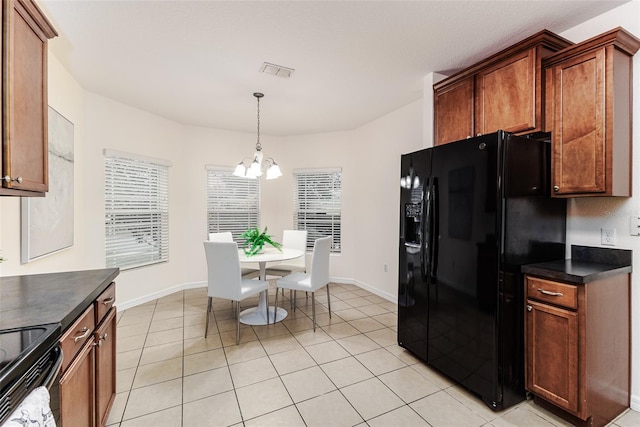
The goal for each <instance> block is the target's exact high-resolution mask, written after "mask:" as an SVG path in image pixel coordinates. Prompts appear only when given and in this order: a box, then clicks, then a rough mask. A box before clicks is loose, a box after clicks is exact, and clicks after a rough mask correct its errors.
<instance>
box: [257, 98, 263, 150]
mask: <svg viewBox="0 0 640 427" xmlns="http://www.w3.org/2000/svg"><path fill="white" fill-rule="evenodd" d="M256 99H257V100H258V141H257V142H256V151H262V144H260V97H259V96H256Z"/></svg>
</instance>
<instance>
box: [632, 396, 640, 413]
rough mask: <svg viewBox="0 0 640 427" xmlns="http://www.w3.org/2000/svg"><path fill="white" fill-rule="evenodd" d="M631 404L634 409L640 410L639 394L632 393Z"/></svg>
mask: <svg viewBox="0 0 640 427" xmlns="http://www.w3.org/2000/svg"><path fill="white" fill-rule="evenodd" d="M630 406H631V409H633V410H634V411H638V412H640V396H638V395H637V394H632V395H631V405H630Z"/></svg>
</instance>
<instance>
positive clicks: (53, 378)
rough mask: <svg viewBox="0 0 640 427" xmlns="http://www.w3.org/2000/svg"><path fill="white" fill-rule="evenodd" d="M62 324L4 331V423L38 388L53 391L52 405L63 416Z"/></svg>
mask: <svg viewBox="0 0 640 427" xmlns="http://www.w3.org/2000/svg"><path fill="white" fill-rule="evenodd" d="M59 339H60V325H59V324H54V325H43V326H38V327H31V328H25V329H14V330H3V331H0V355H2V358H3V360H2V369H1V370H0V384H1V387H0V425H2V424H3V423H4V422H5V421H6V420H7V419H8V418H9V417H10V416H11V414H12V413H13V412H14V411H15V410H16V409H17V408H18V406H20V404H21V403H22V402H23V401H24V400H25V399H26V398H27V396H29V394H30V393H31V392H33V391H34V390H35V389H37V388H38V387H41V386H44V387H46V388H47V389H48V390H49V395H50V402H49V407H50V408H51V409H52V412H53V415H54V417H55V418H56V420H59V418H60V397H59V396H60V392H59V386H58V384H59V378H60V370H61V368H62V349H61V348H60V343H59Z"/></svg>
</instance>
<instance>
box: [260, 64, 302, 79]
mask: <svg viewBox="0 0 640 427" xmlns="http://www.w3.org/2000/svg"><path fill="white" fill-rule="evenodd" d="M294 71H295V70H294V69H293V68H289V67H283V66H282V65H276V64H270V63H268V62H265V63H263V64H262V67H260V72H261V73H266V74H273V75H274V76H278V77H284V78H288V77H291V74H293V72H294Z"/></svg>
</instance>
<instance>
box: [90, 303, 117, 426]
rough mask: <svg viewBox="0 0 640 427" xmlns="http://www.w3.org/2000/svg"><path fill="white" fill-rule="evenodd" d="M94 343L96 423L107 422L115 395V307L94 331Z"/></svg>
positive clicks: (99, 424) (103, 423)
mask: <svg viewBox="0 0 640 427" xmlns="http://www.w3.org/2000/svg"><path fill="white" fill-rule="evenodd" d="M94 340H95V341H94V342H95V343H96V425H98V426H103V425H105V423H106V422H107V417H108V416H109V410H110V409H111V405H112V404H113V399H114V398H115V396H116V364H115V363H114V361H115V360H116V309H115V308H112V309H111V311H109V314H108V315H107V317H106V318H105V319H104V320H103V321H102V326H101V327H99V328H98V330H97V331H96V332H95V338H94Z"/></svg>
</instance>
